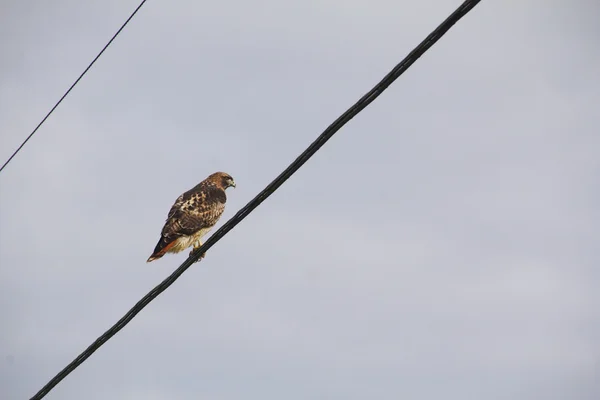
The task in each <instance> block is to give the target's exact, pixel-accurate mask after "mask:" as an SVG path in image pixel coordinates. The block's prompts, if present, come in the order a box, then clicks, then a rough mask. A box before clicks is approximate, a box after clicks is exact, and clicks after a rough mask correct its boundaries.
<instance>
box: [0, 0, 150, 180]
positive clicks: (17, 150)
mask: <svg viewBox="0 0 600 400" xmlns="http://www.w3.org/2000/svg"><path fill="white" fill-rule="evenodd" d="M145 2H146V0H142V2H141V3H140V5H139V6H137V8H136V9H135V11H134V12H133V13H132V14H131V15H130V16H129V18H127V21H125V23H123V25H121V27H120V28H119V30H118V31H117V33H115V34H114V35H113V37H112V38H111V39H110V40H109V41H108V43H106V45H105V46H104V48H102V50H101V51H100V53H98V55H97V56H96V58H94V59H93V60H92V62H91V63H90V65H88V66H87V68H86V69H85V70H84V71H83V72H82V73H81V75H79V78H77V80H76V81H75V82H73V84H72V85H71V87H70V88H69V90H67V91H66V92H65V94H63V95H62V97H61V98H60V100H58V102H57V103H56V104H55V105H54V107H52V109H51V110H50V111H48V114H46V116H45V117H44V119H42V121H41V122H40V123H39V124H38V125H37V126H36V127H35V129H34V130H33V131H32V132H31V133H30V134H29V136H27V138H26V139H25V140H24V141H23V143H21V145H20V146H19V147H18V148H17V149H16V150H15V152H14V153H12V155H11V156H10V157H9V158H8V160H6V162H5V163H4V165H2V167H0V172H2V170H3V169H4V168H5V167H6V166H7V165H8V163H9V162H10V161H11V160H12V159H13V158H14V157H15V156H16V155H17V153H18V152H19V151H20V150H21V149H22V148H23V146H25V143H27V142H28V141H29V139H31V137H32V136H33V135H34V134H35V133H36V132H37V130H38V129H39V128H40V126H42V124H43V123H44V122H46V120H47V119H48V117H49V116H50V114H52V113H53V112H54V110H55V109H56V107H58V105H59V104H60V103H62V101H63V100H64V98H65V97H67V95H68V94H69V93H70V92H71V90H72V89H73V88H74V87H75V85H77V83H79V81H80V80H81V78H83V76H84V75H85V74H86V73H87V72H88V70H89V69H90V68H91V67H92V65H94V63H95V62H96V60H97V59H98V58H100V56H101V55H102V53H104V50H106V49H107V48H108V46H110V44H111V43H112V42H113V40H115V38H116V37H117V36H118V35H119V33H121V31H122V30H123V28H125V26H126V25H127V24H128V23H129V21H130V20H131V19H132V18H133V16H134V15H135V14H136V13H137V12H138V10H139V9H140V8H142V6H143V5H144V3H145Z"/></svg>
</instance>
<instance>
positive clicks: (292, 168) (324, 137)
mask: <svg viewBox="0 0 600 400" xmlns="http://www.w3.org/2000/svg"><path fill="white" fill-rule="evenodd" d="M480 1H481V0H467V1H465V2H464V3H463V4H462V5H461V6H460V7H458V8H457V9H456V11H454V12H453V13H452V14H451V15H450V16H449V17H448V18H447V19H446V20H445V21H444V22H442V23H441V24H440V25H439V26H438V27H437V28H436V29H435V30H434V31H433V32H432V33H430V34H429V36H427V37H426V38H425V40H423V41H422V42H421V43H420V44H419V45H418V46H417V47H416V48H415V49H414V50H413V51H411V52H410V53H409V54H408V56H406V57H405V58H404V60H402V61H401V62H400V63H399V64H398V65H396V67H394V69H393V70H392V71H390V73H389V74H387V75H386V76H385V77H384V78H383V79H382V80H381V82H379V83H378V84H377V85H376V86H375V87H374V88H373V89H371V91H369V92H368V93H367V94H365V95H364V96H363V97H362V98H361V99H360V100H358V101H357V102H356V104H354V105H353V106H352V107H350V108H349V109H348V110H347V111H346V112H345V113H344V114H342V115H341V116H340V117H339V118H338V119H336V120H335V121H334V122H333V123H332V124H331V125H329V127H327V129H325V131H324V132H323V133H321V135H320V136H319V137H318V138H317V139H316V140H315V141H314V142H313V143H311V145H310V146H308V148H307V149H306V150H304V152H303V153H302V154H300V156H299V157H298V158H296V159H295V160H294V161H293V162H292V163H291V164H290V165H289V166H288V167H287V168H286V169H285V170H284V171H283V172H282V173H281V174H279V176H278V177H277V178H275V180H273V182H271V183H269V184H268V185H267V187H266V188H264V189H263V190H262V191H261V192H260V193H259V194H258V195H257V196H256V197H255V198H253V199H252V200H251V201H250V202H249V203H248V204H246V205H245V206H244V207H243V208H242V209H240V210H239V211H238V212H237V213H236V214H235V215H234V216H233V217H231V219H229V221H227V222H226V223H225V224H224V225H223V226H222V227H221V228H220V229H218V230H217V231H216V232H215V233H214V234H213V235H211V237H209V238H208V240H207V241H206V242H205V243H204V244H203V245H202V246H200V248H198V249H197V250H196V251H195V252H193V253H192V254H191V255H190V256H189V257H188V259H187V260H185V261H184V262H183V263H182V264H181V265H180V266H179V268H177V269H176V270H175V271H174V272H173V273H172V274H171V275H170V276H168V277H167V278H166V279H165V280H163V281H162V282H161V283H160V284H158V285H157V286H156V287H155V288H154V289H152V290H151V291H150V292H148V294H146V295H145V296H144V297H143V298H142V299H141V300H140V301H138V302H137V304H136V305H135V306H133V308H131V309H130V310H129V311H128V312H127V314H125V315H124V316H123V317H122V318H121V319H120V320H119V321H118V322H117V323H116V324H114V325H113V326H112V327H111V328H110V329H109V330H107V331H106V332H105V333H104V334H103V335H102V336H100V337H99V338H98V339H96V340H95V341H94V342H93V343H92V344H91V345H90V346H89V347H88V348H87V349H85V350H84V351H83V352H82V353H81V354H80V355H79V356H77V358H75V359H74V360H73V361H71V363H69V365H67V366H66V367H65V368H64V369H63V370H62V371H60V372H59V373H58V374H57V375H56V376H55V377H54V378H52V379H51V380H50V381H49V382H48V383H47V384H46V385H45V386H44V387H43V388H42V389H41V390H40V391H39V392H38V393H37V394H36V395H35V396H33V397H32V398H31V400H39V399H41V398H43V397H44V396H45V395H46V394H48V392H49V391H50V390H51V389H52V388H53V387H54V386H56V385H57V384H58V383H59V382H60V381H61V380H63V379H64V378H65V377H66V376H67V375H69V374H70V373H71V372H73V370H74V369H75V368H77V367H78V366H79V365H81V364H82V363H83V362H84V361H85V360H86V359H87V358H88V357H89V356H91V355H92V354H93V353H94V352H95V351H96V350H98V349H99V348H100V347H101V346H102V345H103V344H104V343H106V342H107V341H108V340H109V339H110V338H112V337H113V336H114V335H115V334H117V332H119V331H120V330H121V329H123V328H124V327H125V325H127V324H128V323H129V322H130V321H131V320H132V319H133V318H134V317H135V316H136V315H137V314H138V313H139V312H140V311H142V310H143V309H144V307H146V306H147V305H148V304H149V303H150V302H151V301H152V300H154V299H155V298H156V297H157V296H158V295H159V294H161V293H162V292H164V291H165V290H166V289H167V288H168V287H169V286H171V285H172V284H173V282H175V281H176V280H177V279H178V278H179V277H180V276H181V274H183V273H184V272H185V271H186V270H187V269H188V268H189V267H190V266H191V265H192V264H193V263H195V262H196V261H198V259H199V257H200V255H201V254H203V253H204V252H206V251H207V250H208V249H210V248H211V247H212V246H213V245H214V244H215V243H217V242H218V241H219V240H220V239H221V238H222V237H223V236H225V235H226V234H227V233H228V232H229V231H230V230H232V229H233V228H234V227H235V226H236V225H237V224H239V223H240V222H241V221H242V220H243V219H244V218H246V217H247V216H248V215H249V214H250V213H251V212H252V211H253V210H254V209H255V208H256V207H258V206H259V205H260V204H261V203H262V202H263V201H265V200H266V199H267V198H268V197H269V196H270V195H271V194H273V192H275V190H277V189H278V188H279V187H280V186H281V185H282V184H283V183H284V182H285V181H286V180H288V179H289V178H290V177H291V176H292V175H293V174H294V173H295V172H296V171H297V170H298V169H299V168H300V167H301V166H302V165H303V164H304V163H305V162H306V161H308V159H309V158H310V157H312V156H313V155H314V154H315V153H316V152H317V151H318V150H319V149H320V148H321V146H323V145H324V144H325V143H326V142H327V141H328V140H329V139H330V138H331V137H332V136H333V135H334V134H335V133H336V132H337V131H338V130H340V128H341V127H342V126H344V125H345V124H346V123H347V122H348V121H350V120H351V119H352V118H353V117H354V116H355V115H357V114H358V113H359V112H360V111H362V110H363V109H364V108H365V107H367V106H368V105H369V104H370V103H371V102H372V101H373V100H375V99H376V98H377V97H378V96H379V95H380V94H381V93H383V91H384V90H385V89H386V88H387V87H388V86H389V85H390V84H392V83H393V82H394V81H395V80H396V79H397V78H398V77H399V76H400V75H402V74H403V73H404V72H405V71H406V70H407V69H408V68H409V67H410V66H411V65H412V64H413V63H414V62H415V61H416V60H417V59H419V57H421V56H422V55H423V54H424V53H425V52H426V51H427V50H428V49H429V48H430V47H431V46H433V44H434V43H435V42H437V41H438V40H439V39H440V38H441V37H442V36H443V35H444V34H445V33H446V32H447V31H448V30H449V29H450V28H451V27H452V26H453V25H454V24H455V23H456V22H458V21H459V20H460V19H461V18H462V17H464V16H465V15H466V14H467V13H468V12H469V11H471V9H473V7H475V6H476V5H477V4H478V3H479V2H480Z"/></svg>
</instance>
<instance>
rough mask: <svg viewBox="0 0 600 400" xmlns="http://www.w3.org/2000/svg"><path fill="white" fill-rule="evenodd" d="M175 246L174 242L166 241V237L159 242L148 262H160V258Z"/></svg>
mask: <svg viewBox="0 0 600 400" xmlns="http://www.w3.org/2000/svg"><path fill="white" fill-rule="evenodd" d="M174 245H175V241H174V240H171V241H170V240H168V239H166V238H165V237H161V238H160V240H159V241H158V243H157V244H156V247H155V248H154V251H153V252H152V255H151V256H150V257H148V260H146V262H151V261H154V260H158V259H159V258H161V257H162V256H164V255H165V254H166V253H167V251H169V249H170V248H171V247H173V246H174Z"/></svg>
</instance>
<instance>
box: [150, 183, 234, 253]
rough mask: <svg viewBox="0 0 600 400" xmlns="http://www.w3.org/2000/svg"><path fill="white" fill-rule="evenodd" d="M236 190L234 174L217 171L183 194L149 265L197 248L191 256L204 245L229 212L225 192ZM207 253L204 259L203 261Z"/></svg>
mask: <svg viewBox="0 0 600 400" xmlns="http://www.w3.org/2000/svg"><path fill="white" fill-rule="evenodd" d="M230 186H232V187H235V182H234V180H233V178H232V177H231V175H229V174H226V173H225V172H215V173H214V174H211V175H209V176H208V178H206V179H205V180H203V181H202V182H200V183H199V184H198V185H196V186H195V187H193V188H192V189H190V190H188V191H187V192H185V193H183V194H182V195H181V196H179V197H178V198H177V200H175V204H173V206H172V207H171V210H170V211H169V215H168V217H167V221H166V222H165V225H164V226H163V228H162V232H161V234H160V240H159V241H158V243H157V244H156V247H155V248H154V252H153V253H152V255H151V256H150V257H149V258H148V260H147V261H146V262H150V261H154V260H157V259H159V258H161V257H162V256H164V255H165V254H166V253H179V252H180V251H183V250H185V249H187V248H188V247H190V246H194V248H193V249H192V251H190V255H191V254H192V253H193V252H194V250H196V249H197V248H198V247H200V246H201V245H202V242H201V240H202V237H203V236H204V235H206V234H207V233H208V231H210V230H211V229H212V227H213V226H215V224H216V223H217V221H218V220H219V218H221V214H223V211H224V210H225V202H226V201H227V196H225V189H227V188H228V187H230ZM203 257H204V254H202V256H201V257H200V258H203Z"/></svg>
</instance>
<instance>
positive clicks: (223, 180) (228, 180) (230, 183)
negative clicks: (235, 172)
mask: <svg viewBox="0 0 600 400" xmlns="http://www.w3.org/2000/svg"><path fill="white" fill-rule="evenodd" d="M209 179H211V180H212V181H214V182H215V183H216V184H217V185H218V186H220V187H222V188H223V189H227V188H228V187H235V181H234V180H233V178H232V177H231V175H229V174H228V173H225V172H215V173H214V174H212V175H211V176H209Z"/></svg>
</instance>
